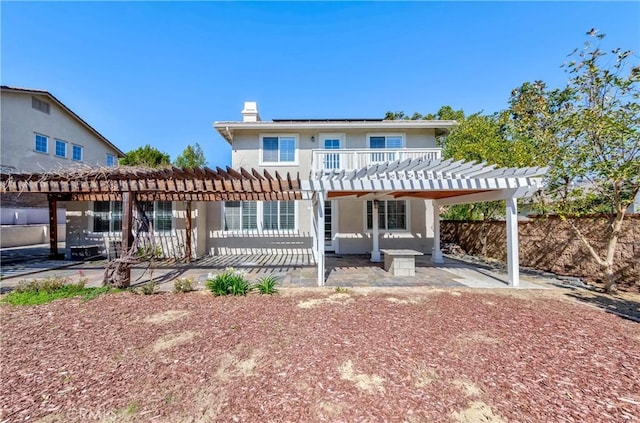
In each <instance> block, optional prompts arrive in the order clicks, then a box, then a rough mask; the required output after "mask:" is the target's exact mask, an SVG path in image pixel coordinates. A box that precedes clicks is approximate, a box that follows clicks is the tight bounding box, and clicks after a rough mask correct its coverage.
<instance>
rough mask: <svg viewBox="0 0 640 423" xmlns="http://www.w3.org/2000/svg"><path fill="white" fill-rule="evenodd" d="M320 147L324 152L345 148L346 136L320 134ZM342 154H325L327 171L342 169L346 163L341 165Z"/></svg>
mask: <svg viewBox="0 0 640 423" xmlns="http://www.w3.org/2000/svg"><path fill="white" fill-rule="evenodd" d="M319 138H320V146H321V147H322V148H323V149H324V150H339V149H341V148H343V146H342V144H343V143H344V134H320V136H319ZM340 156H341V154H340V153H329V152H327V153H325V155H324V168H325V169H327V170H335V169H342V166H344V163H341V160H340Z"/></svg>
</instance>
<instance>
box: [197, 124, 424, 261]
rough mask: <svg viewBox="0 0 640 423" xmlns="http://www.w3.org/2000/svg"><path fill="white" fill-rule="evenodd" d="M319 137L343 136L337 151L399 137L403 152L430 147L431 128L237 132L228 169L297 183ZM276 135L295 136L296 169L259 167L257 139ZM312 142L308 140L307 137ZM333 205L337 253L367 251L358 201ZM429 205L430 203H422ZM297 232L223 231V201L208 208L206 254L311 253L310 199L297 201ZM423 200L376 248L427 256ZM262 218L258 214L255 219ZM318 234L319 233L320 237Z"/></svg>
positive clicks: (368, 244) (368, 240)
mask: <svg viewBox="0 0 640 423" xmlns="http://www.w3.org/2000/svg"><path fill="white" fill-rule="evenodd" d="M320 133H331V134H335V133H342V134H344V135H345V137H344V143H343V145H342V146H341V148H349V149H360V148H368V144H367V134H379V133H388V134H398V133H402V134H404V136H405V146H406V148H435V147H436V137H435V130H433V129H407V130H387V131H378V130H362V129H358V130H350V131H335V130H304V131H266V130H263V131H255V130H236V131H235V132H234V141H233V145H232V166H233V167H234V168H236V169H237V168H240V167H245V168H256V169H267V170H268V171H269V172H270V173H271V174H272V175H273V174H274V173H275V171H278V172H279V173H280V174H281V175H283V176H284V175H285V174H286V173H287V172H291V173H292V175H296V174H297V173H299V175H300V178H301V179H306V178H309V176H310V171H311V159H312V150H313V149H320V148H321V147H322V145H320V142H319V141H320V137H319V134H320ZM261 134H280V135H284V134H286V135H296V136H297V149H298V151H297V154H298V162H297V165H294V166H291V165H285V166H273V165H272V164H270V165H268V166H261V165H260V135H261ZM312 136H313V137H314V138H315V142H312V141H311V137H312ZM336 201H337V219H336V224H337V228H336V229H335V230H336V238H337V243H336V247H337V249H336V253H340V254H364V253H369V252H370V251H371V249H372V239H371V234H370V233H368V232H367V231H365V227H364V222H365V220H364V219H365V208H364V202H363V200H362V199H341V200H336ZM426 203H427V204H428V205H430V204H431V202H430V201H427V202H426ZM296 205H297V221H298V230H297V231H295V232H294V233H289V232H283V233H270V234H269V233H267V234H265V233H259V232H257V231H254V232H250V233H246V232H225V231H224V230H223V225H222V213H223V211H222V210H223V205H222V203H209V205H208V206H207V243H206V246H207V247H206V248H207V252H208V253H209V254H212V255H220V254H263V253H271V254H289V253H301V252H303V253H310V251H311V244H312V240H313V235H312V227H311V201H309V200H304V201H302V200H301V201H297V202H296ZM425 210H426V209H425V201H424V200H413V201H410V205H409V213H410V216H409V229H408V230H407V231H392V232H381V234H380V248H410V249H414V250H418V251H422V252H424V253H428V254H430V253H431V249H432V247H433V229H432V226H433V222H432V218H431V214H430V213H425ZM260 218H261V216H258V219H260ZM319 236H321V237H322V236H323V232H321V233H320V234H319Z"/></svg>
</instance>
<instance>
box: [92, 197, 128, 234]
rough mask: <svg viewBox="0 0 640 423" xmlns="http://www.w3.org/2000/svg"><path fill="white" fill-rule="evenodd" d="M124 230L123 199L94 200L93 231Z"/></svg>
mask: <svg viewBox="0 0 640 423" xmlns="http://www.w3.org/2000/svg"><path fill="white" fill-rule="evenodd" d="M120 231H122V201H94V202H93V232H120Z"/></svg>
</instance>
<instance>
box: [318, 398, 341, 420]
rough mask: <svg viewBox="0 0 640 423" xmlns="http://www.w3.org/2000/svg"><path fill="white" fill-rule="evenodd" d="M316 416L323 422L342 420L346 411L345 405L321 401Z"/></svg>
mask: <svg viewBox="0 0 640 423" xmlns="http://www.w3.org/2000/svg"><path fill="white" fill-rule="evenodd" d="M315 408H316V410H315V411H316V414H317V416H318V417H319V418H320V419H321V420H326V419H330V420H340V419H339V417H340V416H342V413H343V412H344V410H345V408H346V407H345V404H342V403H339V402H332V401H321V402H320V403H319V404H318V405H317V406H316V407H315Z"/></svg>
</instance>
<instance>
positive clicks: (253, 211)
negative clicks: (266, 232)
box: [224, 201, 258, 231]
mask: <svg viewBox="0 0 640 423" xmlns="http://www.w3.org/2000/svg"><path fill="white" fill-rule="evenodd" d="M257 211H258V208H257V203H256V202H255V201H225V203H224V230H225V231H249V230H256V229H258V213H257Z"/></svg>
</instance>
